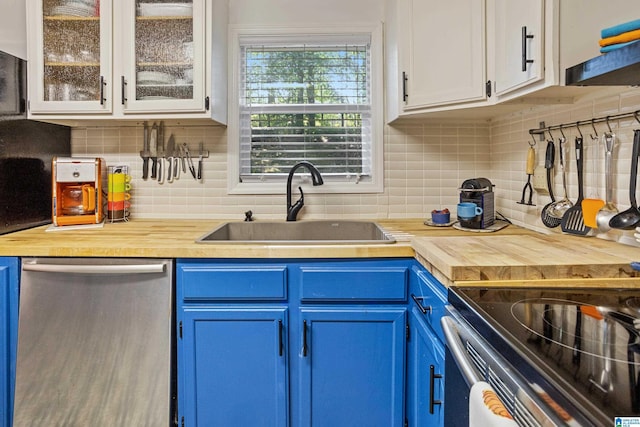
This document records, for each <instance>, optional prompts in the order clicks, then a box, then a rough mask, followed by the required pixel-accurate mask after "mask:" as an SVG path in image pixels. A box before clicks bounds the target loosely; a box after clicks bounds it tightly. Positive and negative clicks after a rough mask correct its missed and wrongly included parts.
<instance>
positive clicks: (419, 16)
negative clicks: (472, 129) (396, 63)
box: [399, 0, 486, 110]
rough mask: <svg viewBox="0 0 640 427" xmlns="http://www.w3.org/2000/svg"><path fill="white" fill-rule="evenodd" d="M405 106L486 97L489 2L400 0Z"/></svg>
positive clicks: (464, 100) (452, 102)
mask: <svg viewBox="0 0 640 427" xmlns="http://www.w3.org/2000/svg"><path fill="white" fill-rule="evenodd" d="M399 6H400V13H399V17H400V19H399V28H400V29H401V31H402V32H403V36H404V37H403V38H402V39H401V40H402V47H401V49H400V52H401V54H400V57H401V58H402V63H401V66H402V71H403V76H402V78H403V79H404V82H403V87H404V93H403V102H404V110H411V109H414V108H424V107H431V106H438V105H447V104H455V103H461V102H470V101H478V100H484V99H485V82H486V67H485V57H486V53H485V19H484V16H485V7H484V1H483V0H450V1H446V2H425V1H423V0H400V1H399Z"/></svg>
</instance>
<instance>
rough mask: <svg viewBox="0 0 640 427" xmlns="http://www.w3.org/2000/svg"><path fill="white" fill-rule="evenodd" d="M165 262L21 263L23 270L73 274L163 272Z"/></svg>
mask: <svg viewBox="0 0 640 427" xmlns="http://www.w3.org/2000/svg"><path fill="white" fill-rule="evenodd" d="M165 269H166V264H164V263H159V264H97V265H96V264H43V263H37V262H29V263H23V264H22V270H23V271H36V272H41V273H72V274H73V273H75V274H147V273H164V272H165Z"/></svg>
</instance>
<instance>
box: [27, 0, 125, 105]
mask: <svg viewBox="0 0 640 427" xmlns="http://www.w3.org/2000/svg"><path fill="white" fill-rule="evenodd" d="M73 4H75V3H73ZM111 7H112V3H111V2H110V1H109V0H103V1H101V2H99V3H98V2H96V1H89V2H87V3H78V4H77V6H67V3H66V2H63V1H52V0H43V1H39V0H31V1H29V2H28V3H27V48H28V52H27V57H28V76H29V82H28V88H29V109H30V112H32V113H45V112H56V113H77V114H80V113H82V114H110V113H111V112H112V111H113V97H112V92H113V90H112V86H113V85H112V76H111V70H112V68H113V67H112V56H113V55H112V44H111V38H112V20H111V17H112V10H111Z"/></svg>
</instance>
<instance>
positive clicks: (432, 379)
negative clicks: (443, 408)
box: [429, 365, 442, 414]
mask: <svg viewBox="0 0 640 427" xmlns="http://www.w3.org/2000/svg"><path fill="white" fill-rule="evenodd" d="M435 370H436V368H435V367H434V366H433V365H431V366H430V367H429V413H430V414H433V410H434V408H433V407H434V406H436V405H442V401H441V400H435V399H434V398H433V393H434V392H435V390H436V385H435V382H436V380H437V379H438V380H439V379H441V378H442V374H436V372H435Z"/></svg>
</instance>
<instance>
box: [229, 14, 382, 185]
mask: <svg viewBox="0 0 640 427" xmlns="http://www.w3.org/2000/svg"><path fill="white" fill-rule="evenodd" d="M229 35H230V37H229V39H230V45H231V46H230V51H231V52H230V61H229V63H230V64H229V75H230V76H231V77H230V79H229V80H230V84H229V100H230V101H229V123H228V128H227V138H228V142H227V147H228V156H227V171H228V173H227V191H228V193H229V194H284V193H285V192H286V188H285V187H286V176H282V177H281V178H280V179H278V178H275V177H274V178H269V179H266V180H264V181H259V180H249V181H247V182H241V180H240V125H241V123H240V87H241V84H242V82H241V72H240V67H241V61H242V57H241V56H242V55H241V48H240V45H241V42H245V41H247V42H248V43H258V42H262V43H281V42H282V41H287V40H291V38H292V37H295V40H296V44H299V43H305V42H307V43H309V44H313V42H314V41H318V39H320V40H331V39H335V40H336V41H341V42H342V41H343V40H347V41H348V40H353V38H354V37H362V36H366V37H367V38H370V40H371V45H370V58H371V69H370V71H371V76H370V80H371V81H370V85H371V89H370V90H371V151H372V152H371V175H372V176H371V179H368V180H362V181H360V180H358V178H357V176H353V177H351V179H349V180H346V181H344V180H343V181H335V180H332V179H330V180H325V184H324V185H322V186H317V187H312V186H310V185H309V186H305V192H307V191H308V192H310V193H330V194H341V193H343V194H353V193H381V192H382V191H383V182H384V169H383V166H384V162H383V148H384V147H383V145H384V143H383V130H384V111H383V90H384V88H383V74H382V73H383V61H382V52H383V47H382V44H383V41H382V38H383V34H382V24H377V25H367V24H362V25H353V26H350V27H349V30H348V31H345V29H344V27H341V26H323V27H322V28H320V27H310V26H295V27H262V28H256V27H242V26H231V27H230V34H229ZM305 173H306V170H300V174H298V173H296V176H298V175H302V176H303V177H304V176H305ZM304 181H308V182H310V179H308V176H307V177H306V178H303V182H304Z"/></svg>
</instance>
